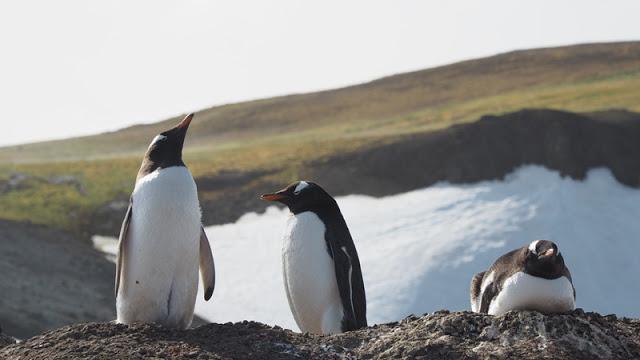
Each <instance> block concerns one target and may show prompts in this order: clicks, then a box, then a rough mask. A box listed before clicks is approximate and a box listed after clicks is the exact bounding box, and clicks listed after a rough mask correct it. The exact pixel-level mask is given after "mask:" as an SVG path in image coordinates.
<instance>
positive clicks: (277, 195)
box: [260, 193, 286, 201]
mask: <svg viewBox="0 0 640 360" xmlns="http://www.w3.org/2000/svg"><path fill="white" fill-rule="evenodd" d="M284 198H286V196H285V195H283V194H281V193H273V194H264V195H262V196H260V199H262V200H266V201H280V200H282V199H284Z"/></svg>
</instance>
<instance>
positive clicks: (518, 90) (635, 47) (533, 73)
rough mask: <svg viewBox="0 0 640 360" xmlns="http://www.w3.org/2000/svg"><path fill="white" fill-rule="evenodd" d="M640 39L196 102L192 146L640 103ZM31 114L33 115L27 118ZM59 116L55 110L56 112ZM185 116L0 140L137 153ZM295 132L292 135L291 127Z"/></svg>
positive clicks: (25, 154) (24, 155) (31, 153)
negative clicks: (316, 88) (76, 133)
mask: <svg viewBox="0 0 640 360" xmlns="http://www.w3.org/2000/svg"><path fill="white" fill-rule="evenodd" d="M639 85H640V42H626V43H607V44H586V45H576V46H567V47H558V48H546V49H535V50H524V51H514V52H510V53H506V54H500V55H496V56H492V57H488V58H482V59H476V60H470V61H464V62H460V63H456V64H452V65H447V66H442V67H437V68H433V69H427V70H421V71H416V72H412V73H406V74H400V75H394V76H390V77H386V78H382V79H379V80H375V81H372V82H369V83H366V84H361V85H356V86H350V87H346V88H342V89H336V90H329V91H322V92H316V93H309V94H301V95H290V96H282V97H276V98H271V99H264V100H257V101H251V102H245V103H238V104H230V105H224V106H217V107H213V108H210V109H206V110H202V111H200V112H198V116H197V121H195V122H194V124H193V129H192V131H191V134H190V140H189V142H188V143H189V145H190V146H191V150H192V151H195V150H202V149H203V148H206V149H212V148H224V147H228V146H238V145H239V144H238V141H249V142H258V143H259V142H264V141H268V140H279V141H282V139H283V137H284V139H286V140H288V141H294V140H295V139H292V138H291V136H290V135H291V134H297V135H296V136H298V137H302V138H305V137H307V136H313V137H318V136H320V137H326V138H344V137H363V136H365V137H366V136H380V135H385V136H386V135H390V134H394V133H407V132H415V131H424V130H429V129H434V128H442V127H445V126H448V125H450V124H454V123H459V122H463V121H472V120H474V119H476V118H477V117H479V116H480V115H482V114H486V113H495V112H505V111H513V110H516V109H518V108H521V107H554V108H561V109H566V110H573V111H586V110H595V109H601V108H609V107H627V108H630V109H635V110H640V107H639V106H640V105H638V102H637V100H638V95H637V93H636V94H633V93H630V92H629V91H628V90H629V89H630V88H632V89H633V88H635V89H636V90H637V89H638V88H639ZM26 120H27V121H28V119H26ZM52 120H53V119H52ZM176 120H177V119H175V118H174V119H169V120H166V121H162V122H159V123H155V124H150V125H138V126H133V127H130V128H126V129H122V130H119V131H116V132H112V133H106V134H100V135H96V136H88V137H82V138H74V139H67V140H60V141H50V142H44V143H36V144H28V145H21V146H13V147H8V148H2V149H0V160H1V161H5V162H7V161H9V162H16V161H19V162H23V161H40V160H50V159H55V160H65V159H81V158H96V157H112V156H122V155H127V154H131V153H133V154H136V155H138V154H139V153H140V152H141V151H143V150H144V149H145V147H146V145H147V143H148V141H149V139H150V134H155V133H158V132H160V131H161V130H163V129H165V128H167V127H168V126H171V124H173V123H175V122H176ZM285 135H288V136H285Z"/></svg>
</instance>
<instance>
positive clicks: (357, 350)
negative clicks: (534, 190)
mask: <svg viewBox="0 0 640 360" xmlns="http://www.w3.org/2000/svg"><path fill="white" fill-rule="evenodd" d="M0 358H6V359H109V360H111V359H123V358H127V359H143V358H157V359H308V358H313V359H400V358H411V359H639V358H640V320H630V319H617V318H616V317H615V316H613V315H611V316H601V315H599V314H595V313H584V312H583V311H582V310H576V311H574V312H572V313H569V314H561V315H542V314H540V313H537V312H511V313H507V314H505V315H503V316H498V317H494V316H489V315H480V314H473V313H469V312H455V313H449V312H448V311H440V312H436V313H434V314H431V315H425V316H422V317H415V316H414V317H409V318H407V319H404V320H402V321H400V322H398V323H390V324H384V325H379V326H374V327H371V328H367V329H363V330H360V331H354V332H349V333H345V334H338V335H333V336H317V335H310V334H299V333H294V332H292V331H289V330H283V329H281V328H278V327H269V326H266V325H263V324H259V323H255V322H242V323H235V324H231V323H228V324H208V325H204V326H201V327H199V328H196V329H192V330H186V331H177V330H169V329H164V328H161V327H159V326H155V325H142V324H141V325H135V326H130V327H129V326H125V325H118V324H113V323H90V324H79V325H73V326H67V327H64V328H61V329H58V330H54V331H51V332H48V333H45V334H43V335H40V336H36V337H34V338H31V339H29V340H27V341H25V342H23V343H20V344H14V345H9V346H6V347H5V348H3V349H0Z"/></svg>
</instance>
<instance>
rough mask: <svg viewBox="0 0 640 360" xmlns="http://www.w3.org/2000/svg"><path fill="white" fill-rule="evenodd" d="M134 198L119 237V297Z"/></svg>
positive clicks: (116, 291)
mask: <svg viewBox="0 0 640 360" xmlns="http://www.w3.org/2000/svg"><path fill="white" fill-rule="evenodd" d="M132 202H133V200H129V208H127V213H126V215H125V216H124V220H123V221H122V227H121V228H120V237H119V239H118V260H117V261H116V288H115V294H116V298H117V297H118V289H120V278H121V277H122V264H123V263H124V258H125V256H126V251H125V250H126V248H127V240H128V238H129V237H128V235H129V224H130V223H131V212H132V211H133V206H132V205H133V204H132Z"/></svg>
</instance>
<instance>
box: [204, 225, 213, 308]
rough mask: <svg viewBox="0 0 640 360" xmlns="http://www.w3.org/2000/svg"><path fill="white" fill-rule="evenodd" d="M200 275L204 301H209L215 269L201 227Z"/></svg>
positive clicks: (207, 240) (209, 248)
mask: <svg viewBox="0 0 640 360" xmlns="http://www.w3.org/2000/svg"><path fill="white" fill-rule="evenodd" d="M200 275H201V276H202V283H203V284H204V299H205V300H209V299H211V295H213V289H214V288H215V286H216V269H215V265H214V263H213V254H212V253H211V246H210V245H209V239H208V238H207V234H206V233H205V232H204V228H203V227H202V226H201V227H200Z"/></svg>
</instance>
